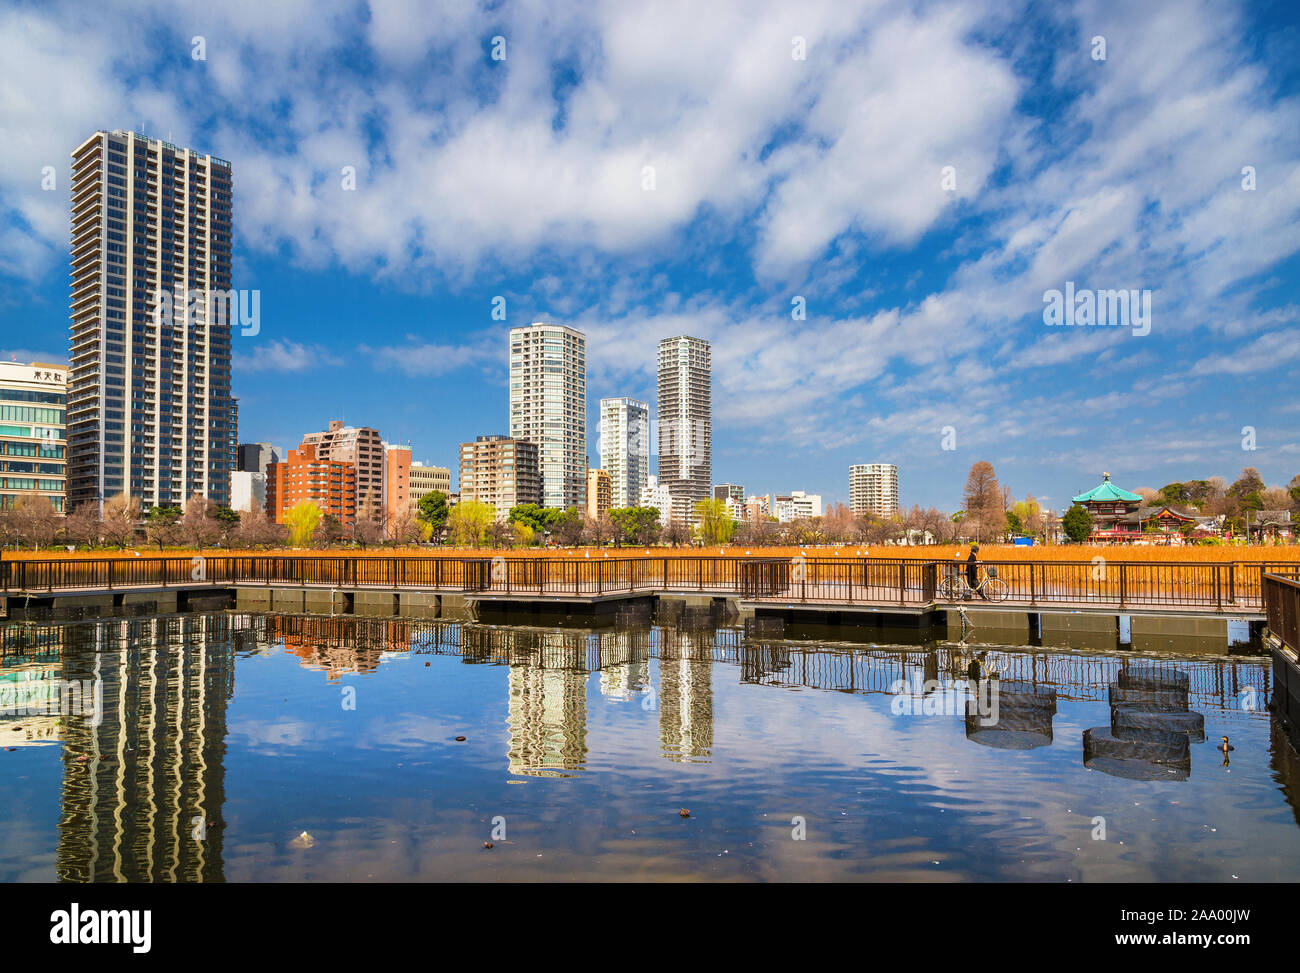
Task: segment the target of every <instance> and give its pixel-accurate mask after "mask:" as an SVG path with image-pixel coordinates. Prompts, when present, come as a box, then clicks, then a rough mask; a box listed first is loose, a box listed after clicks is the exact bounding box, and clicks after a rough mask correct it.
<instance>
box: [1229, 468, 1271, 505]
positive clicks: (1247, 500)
mask: <svg viewBox="0 0 1300 973" xmlns="http://www.w3.org/2000/svg"><path fill="white" fill-rule="evenodd" d="M1263 493H1264V478H1263V477H1262V476H1260V475H1259V470H1257V469H1255V467H1253V466H1247V467H1246V468H1245V469H1244V470H1242V471H1241V476H1239V477H1237V480H1236V482H1235V483H1233V484H1232V486H1230V487H1228V499H1229V500H1232V501H1235V502H1236V504H1237V508H1238V510H1242V511H1245V510H1262V509H1263V508H1264V500H1263Z"/></svg>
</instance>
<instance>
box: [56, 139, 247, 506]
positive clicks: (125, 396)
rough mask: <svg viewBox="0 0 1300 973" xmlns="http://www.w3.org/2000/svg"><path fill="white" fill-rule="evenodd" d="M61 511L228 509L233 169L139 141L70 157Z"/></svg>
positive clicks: (101, 144) (85, 147)
mask: <svg viewBox="0 0 1300 973" xmlns="http://www.w3.org/2000/svg"><path fill="white" fill-rule="evenodd" d="M71 195H72V247H71V257H72V261H71V263H72V266H71V298H70V310H71V314H70V317H71V320H72V324H71V332H72V336H71V348H70V352H69V362H70V366H69V370H68V501H69V507H70V508H72V507H76V506H77V505H78V504H81V503H85V502H96V503H102V502H103V501H104V500H106V499H108V498H109V497H112V496H114V495H115V494H119V493H129V494H131V495H132V496H135V497H138V498H139V499H140V501H141V504H142V505H143V506H144V507H146V508H148V507H153V506H171V505H182V504H184V503H185V501H186V500H188V499H189V498H190V497H191V496H192V495H194V494H202V495H204V496H206V497H209V498H211V499H212V500H215V501H216V502H217V503H220V504H229V503H230V473H231V471H232V470H233V469H234V468H235V444H236V436H235V432H236V431H235V429H234V428H232V426H233V423H234V421H235V418H234V417H235V415H236V412H235V403H234V400H233V399H232V398H231V395H230V325H231V320H232V318H233V317H235V315H236V314H237V313H238V312H237V310H235V311H233V312H232V309H231V303H232V302H231V301H230V295H231V289H230V248H231V197H230V163H229V162H226V161H225V160H223V159H218V158H215V157H214V156H211V155H203V154H201V153H199V152H196V151H194V150H193V149H182V148H178V147H177V146H175V145H172V144H170V143H168V142H160V141H158V140H157V139H149V138H145V136H143V135H137V134H135V133H134V132H122V131H116V132H104V131H100V132H96V133H95V134H94V135H92V136H90V138H88V139H86V141H84V142H82V143H81V145H79V146H77V148H76V149H74V150H73V152H72V188H71Z"/></svg>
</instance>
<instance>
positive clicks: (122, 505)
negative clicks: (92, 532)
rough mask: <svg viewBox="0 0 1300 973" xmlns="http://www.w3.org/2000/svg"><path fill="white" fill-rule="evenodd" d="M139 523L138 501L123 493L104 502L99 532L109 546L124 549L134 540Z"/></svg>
mask: <svg viewBox="0 0 1300 973" xmlns="http://www.w3.org/2000/svg"><path fill="white" fill-rule="evenodd" d="M139 523H140V501H139V500H137V499H136V498H135V497H132V496H129V495H128V494H125V493H119V494H117V496H114V497H109V498H108V499H107V500H105V501H104V517H103V519H102V521H101V523H100V526H101V532H102V533H103V535H104V537H105V538H106V539H107V540H108V542H109V543H110V544H115V545H117V546H118V547H126V546H127V545H128V544H130V543H131V542H132V541H133V540H134V539H135V532H136V527H137V526H138V525H139Z"/></svg>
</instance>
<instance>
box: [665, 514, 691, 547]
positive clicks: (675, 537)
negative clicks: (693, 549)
mask: <svg viewBox="0 0 1300 973" xmlns="http://www.w3.org/2000/svg"><path fill="white" fill-rule="evenodd" d="M660 536H661V537H662V538H663V539H664V540H665V541H666V542H667V543H668V544H669V546H671V547H680V546H681V545H682V544H689V543H690V542H691V529H690V528H689V527H687V526H686V525H685V524H683V523H682V522H681V521H680V520H670V521H669V522H668V526H667V527H665V528H664V529H663V532H662V533H661V534H660Z"/></svg>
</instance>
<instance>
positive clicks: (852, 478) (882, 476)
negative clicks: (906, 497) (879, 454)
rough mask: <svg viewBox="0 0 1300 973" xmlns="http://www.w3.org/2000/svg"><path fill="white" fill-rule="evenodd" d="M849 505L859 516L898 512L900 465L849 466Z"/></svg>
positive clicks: (882, 515)
mask: <svg viewBox="0 0 1300 973" xmlns="http://www.w3.org/2000/svg"><path fill="white" fill-rule="evenodd" d="M849 506H850V507H852V508H853V512H854V513H855V514H857V515H858V516H859V517H861V516H863V515H864V514H866V513H867V512H868V511H871V512H873V513H875V514H876V515H877V516H879V517H892V516H894V514H896V513H898V467H897V466H895V465H894V464H893V463H858V464H856V465H854V466H850V467H849Z"/></svg>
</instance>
